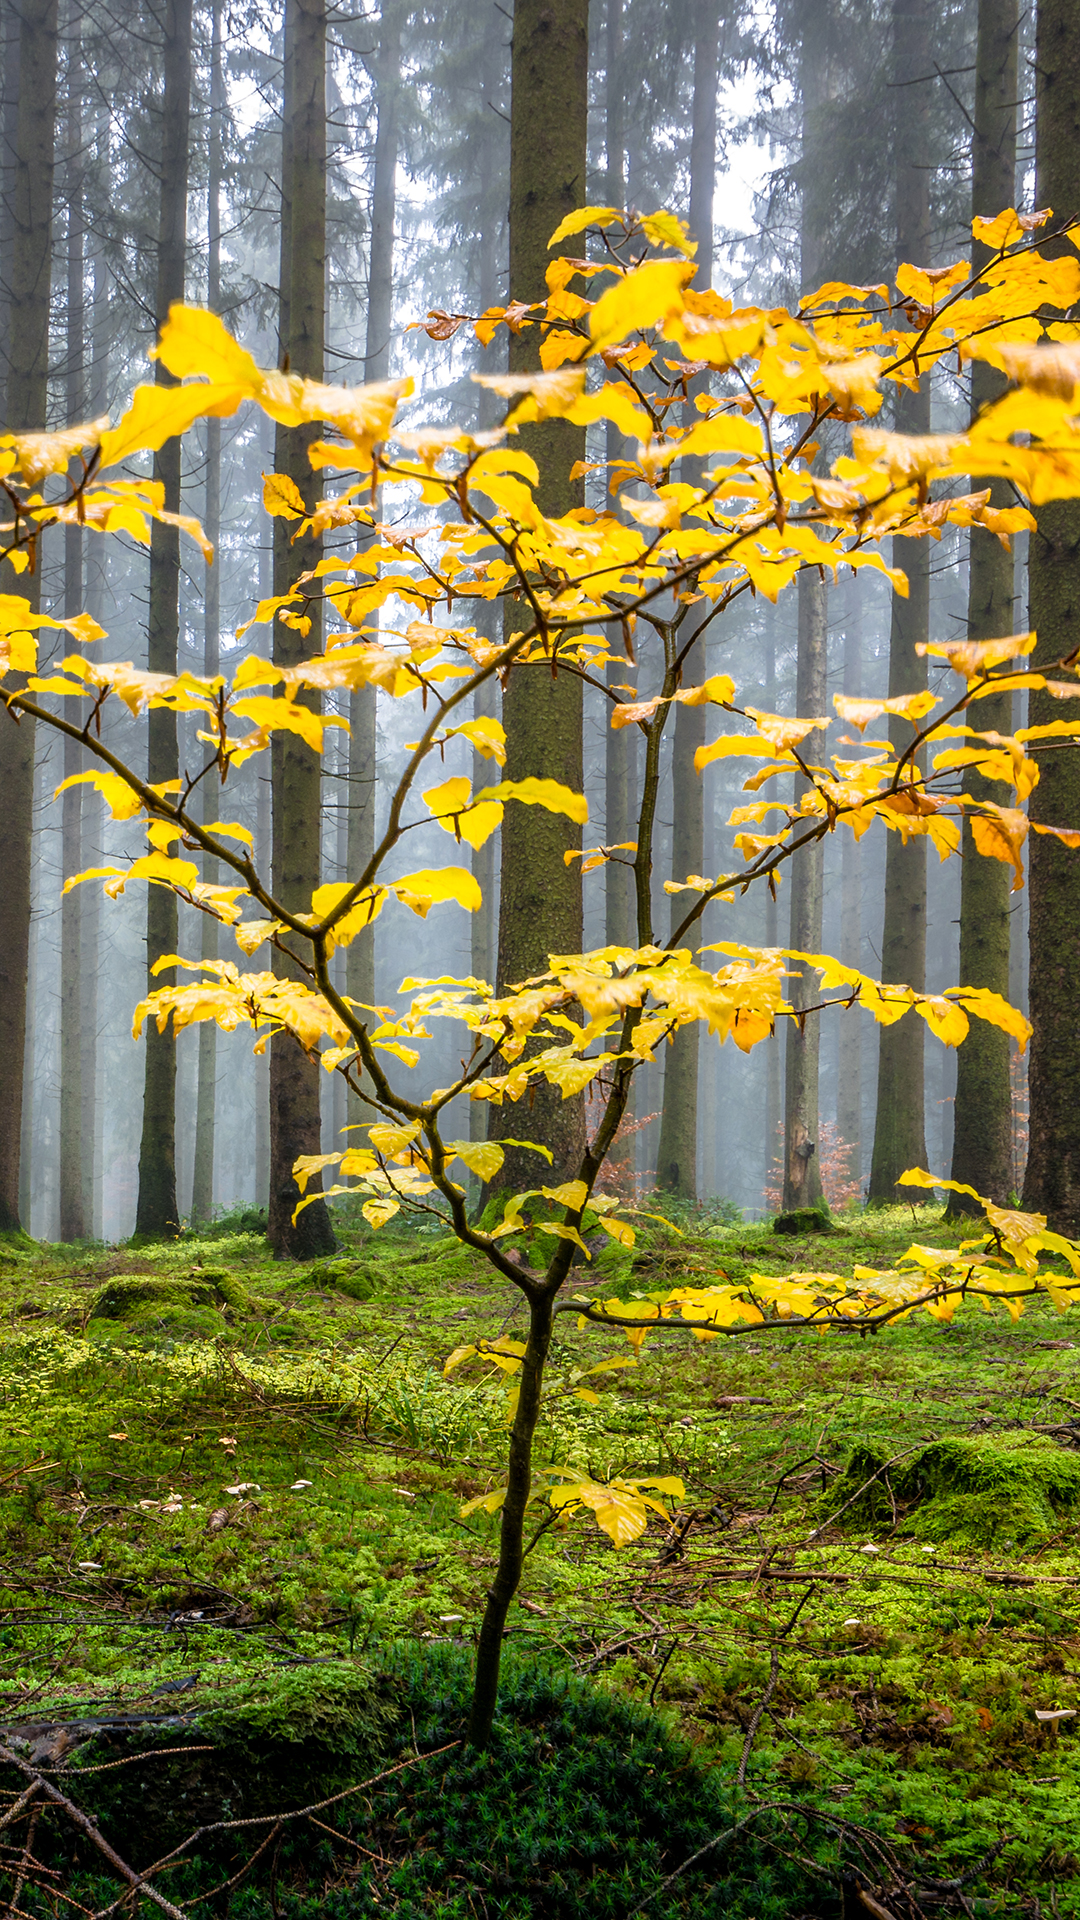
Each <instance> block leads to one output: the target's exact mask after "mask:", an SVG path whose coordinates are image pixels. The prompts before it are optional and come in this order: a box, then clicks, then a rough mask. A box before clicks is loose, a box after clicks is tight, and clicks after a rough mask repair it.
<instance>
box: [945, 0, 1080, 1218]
mask: <svg viewBox="0 0 1080 1920" xmlns="http://www.w3.org/2000/svg"><path fill="white" fill-rule="evenodd" d="M1035 71H1036V75H1037V95H1036V98H1037V107H1036V128H1037V134H1036V175H1037V186H1036V204H1037V205H1038V206H1046V207H1052V208H1053V209H1054V213H1055V215H1056V217H1057V218H1058V219H1064V218H1069V217H1073V216H1075V215H1076V214H1077V213H1080V12H1078V10H1077V8H1076V6H1075V4H1074V3H1073V0H1042V4H1041V6H1040V8H1039V14H1038V39H1037V45H1036V56H1035ZM1074 245H1075V241H1067V242H1062V243H1061V250H1062V251H1064V250H1065V249H1066V248H1068V247H1072V246H1074ZM1038 523H1039V524H1038V527H1037V529H1036V531H1035V532H1034V533H1033V534H1032V535H1031V547H1030V554H1029V568H1030V574H1029V578H1030V589H1031V615H1030V618H1031V624H1032V626H1033V627H1035V628H1036V629H1037V631H1038V635H1039V645H1038V651H1037V653H1036V654H1035V663H1036V664H1038V665H1047V666H1049V665H1050V664H1051V663H1052V662H1054V661H1056V660H1060V659H1063V658H1065V657H1068V656H1073V655H1075V654H1076V650H1077V648H1078V647H1080V502H1077V501H1075V500H1061V501H1054V502H1052V503H1051V504H1050V505H1049V506H1045V507H1040V508H1039V512H1038ZM1030 703H1031V704H1030V708H1029V720H1030V723H1031V725H1033V726H1041V725H1045V724H1046V723H1047V722H1049V721H1052V720H1057V719H1060V717H1061V706H1060V703H1059V702H1058V701H1055V700H1052V699H1050V697H1049V696H1048V695H1047V694H1043V693H1032V694H1031V696H1030ZM1039 767H1040V772H1041V778H1040V781H1039V784H1038V786H1037V787H1036V789H1035V792H1034V793H1033V794H1032V796H1031V804H1030V812H1031V817H1032V819H1033V820H1039V821H1044V822H1046V823H1047V824H1049V825H1052V826H1056V827H1080V749H1078V748H1076V747H1067V748H1065V749H1064V750H1058V751H1055V752H1053V753H1046V754H1043V755H1042V756H1041V757H1040V760H1039ZM1028 844H1029V847H1030V850H1031V851H1030V859H1029V875H1030V885H1031V907H1030V913H1031V920H1030V931H1029V952H1030V982H1029V1012H1030V1017H1031V1025H1032V1029H1033V1031H1032V1036H1031V1067H1030V1086H1031V1115H1030V1144H1029V1148H1028V1162H1027V1173H1026V1175H1025V1179H1024V1206H1025V1207H1028V1208H1031V1209H1032V1210H1033V1211H1037V1212H1039V1213H1045V1214H1046V1215H1047V1217H1048V1219H1049V1221H1050V1224H1051V1226H1052V1227H1054V1228H1056V1229H1057V1230H1058V1231H1059V1232H1061V1233H1069V1234H1076V1233H1080V1099H1078V1097H1077V1095H1078V1089H1080V1021H1078V1020H1077V1014H1076V983H1077V980H1078V979H1080V861H1078V857H1077V854H1076V853H1075V852H1072V851H1071V850H1070V849H1069V848H1067V847H1064V846H1062V844H1061V842H1060V841H1058V840H1055V839H1054V838H1053V837H1052V836H1051V835H1049V834H1033V835H1032V836H1031V839H1030V841H1029V843H1028ZM964 1044H965V1046H966V1045H967V1042H966V1041H965V1042H964Z"/></svg>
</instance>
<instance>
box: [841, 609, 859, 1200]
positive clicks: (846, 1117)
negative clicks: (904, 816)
mask: <svg viewBox="0 0 1080 1920" xmlns="http://www.w3.org/2000/svg"><path fill="white" fill-rule="evenodd" d="M848 591H849V595H850V600H849V614H848V619H847V623H846V626H845V629H844V692H845V693H846V694H847V695H848V696H849V698H851V699H858V698H859V696H860V694H861V693H862V640H863V632H862V612H863V602H862V589H861V587H860V583H859V577H858V575H857V574H856V576H855V578H854V579H853V580H852V581H851V583H850V586H849V589H848ZM839 951H840V957H841V959H842V960H844V961H845V962H846V964H847V965H848V966H850V967H859V966H861V965H862V847H861V845H860V842H859V841H858V840H856V838H855V835H854V834H853V833H851V832H848V831H845V832H844V835H843V839H842V841H841V844H840V949H839ZM834 1018H838V1019H839V1021H840V1036H839V1047H838V1056H839V1057H838V1071H837V1083H838V1084H837V1092H836V1126H837V1131H838V1133H839V1135H840V1138H841V1140H842V1141H843V1142H844V1144H845V1146H846V1148H847V1171H848V1175H849V1177H850V1178H851V1179H852V1180H860V1179H861V1178H862V1024H861V1023H862V1018H863V1016H862V1014H861V1012H860V1011H859V1009H858V1007H851V1008H849V1009H848V1011H847V1012H845V1013H841V1014H839V1015H834Z"/></svg>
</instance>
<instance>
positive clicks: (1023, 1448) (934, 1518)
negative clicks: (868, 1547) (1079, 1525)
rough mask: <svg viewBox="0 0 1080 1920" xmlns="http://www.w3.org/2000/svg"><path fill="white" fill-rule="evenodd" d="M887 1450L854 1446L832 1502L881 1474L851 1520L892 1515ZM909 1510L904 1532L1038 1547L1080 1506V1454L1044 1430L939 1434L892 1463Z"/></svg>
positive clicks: (894, 1484) (892, 1479) (893, 1480)
mask: <svg viewBox="0 0 1080 1920" xmlns="http://www.w3.org/2000/svg"><path fill="white" fill-rule="evenodd" d="M888 1459H889V1456H888V1455H887V1454H886V1453H884V1452H883V1451H882V1449H880V1448H878V1447H873V1446H860V1447H856V1448H855V1450H854V1452H853V1453H852V1455H851V1458H850V1461H849V1463H848V1468H847V1472H846V1474H845V1476H844V1477H843V1479H841V1480H840V1481H839V1482H838V1483H837V1484H836V1485H835V1486H834V1487H833V1488H831V1489H830V1492H829V1495H828V1498H827V1504H828V1506H829V1508H830V1509H832V1510H835V1509H837V1508H839V1507H840V1506H841V1505H842V1504H843V1502H844V1500H845V1499H847V1498H850V1496H851V1494H852V1493H853V1492H855V1491H856V1490H857V1489H859V1488H861V1487H862V1486H863V1485H864V1483H865V1482H866V1481H868V1480H870V1478H871V1476H872V1475H875V1474H876V1475H877V1476H878V1477H877V1479H875V1480H874V1482H873V1484H872V1485H871V1486H869V1487H867V1488H866V1490H865V1492H864V1493H862V1494H860V1496H859V1498H858V1499H857V1500H856V1501H855V1503H854V1505H853V1506H851V1507H850V1508H849V1509H848V1512H847V1513H846V1514H845V1515H844V1524H845V1525H846V1526H852V1525H861V1526H865V1525H866V1524H867V1522H870V1523H874V1522H878V1523H880V1522H881V1521H882V1520H883V1519H885V1518H886V1516H888V1517H889V1518H890V1519H891V1517H892V1506H891V1503H890V1501H889V1499H888V1492H887V1489H886V1486H885V1477H886V1476H885V1474H884V1472H883V1471H882V1469H884V1468H885V1466H886V1463H887V1461H888ZM888 1484H889V1486H890V1487H891V1489H892V1493H893V1496H894V1498H895V1500H896V1501H897V1502H898V1503H899V1505H900V1506H901V1508H902V1509H904V1512H903V1530H904V1531H905V1532H908V1533H912V1534H914V1536H915V1538H916V1539H918V1540H927V1541H933V1542H934V1543H935V1544H944V1543H945V1542H949V1543H951V1544H953V1545H955V1546H962V1547H996V1546H1000V1545H1002V1544H1003V1543H1005V1544H1008V1545H1032V1544H1037V1543H1038V1542H1039V1541H1041V1540H1046V1539H1049V1538H1050V1536H1051V1535H1053V1534H1056V1533H1058V1532H1060V1530H1061V1525H1062V1522H1063V1521H1064V1520H1067V1519H1068V1518H1069V1517H1070V1516H1071V1515H1072V1514H1074V1513H1076V1512H1077V1511H1078V1510H1080V1455H1078V1454H1076V1453H1072V1452H1067V1451H1066V1450H1065V1449H1064V1448H1063V1447H1059V1446H1056V1445H1055V1444H1054V1442H1053V1441H1052V1440H1050V1439H1048V1438H1047V1437H1046V1436H1045V1435H1043V1434H1038V1433H1024V1432H1018V1433H999V1434H993V1435H970V1436H963V1437H956V1438H954V1439H949V1440H935V1441H933V1442H931V1444H930V1445H928V1446H925V1447H922V1448H920V1449H919V1450H918V1451H917V1452H915V1453H913V1454H910V1455H909V1456H908V1458H907V1459H906V1460H899V1461H897V1463H896V1465H895V1466H891V1467H889V1468H888Z"/></svg>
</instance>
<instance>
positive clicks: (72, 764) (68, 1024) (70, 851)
mask: <svg viewBox="0 0 1080 1920" xmlns="http://www.w3.org/2000/svg"><path fill="white" fill-rule="evenodd" d="M67 52H68V59H67V116H66V117H67V127H66V138H67V161H66V165H65V169H64V172H65V180H64V187H65V198H66V200H67V229H68V230H67V340H66V343H65V344H66V355H67V377H66V380H65V382H64V388H65V394H64V397H65V400H66V403H67V418H68V420H69V421H71V422H74V421H76V420H81V419H82V417H83V412H84V408H85V405H86V380H85V372H84V356H85V351H86V338H85V335H86V328H85V319H86V316H85V311H84V309H85V299H84V292H83V272H84V265H85V262H84V233H83V197H82V166H83V160H82V152H81V148H82V112H81V101H80V98H79V87H80V86H81V84H82V73H81V59H80V46H79V38H78V33H77V31H76V32H75V33H74V34H73V35H72V37H71V40H70V41H69V43H68V49H67ZM82 563H83V530H82V528H81V527H79V526H66V527H65V528H64V616H65V618H66V619H68V620H70V619H73V618H74V617H75V616H76V615H77V614H79V613H81V612H82V610H83V606H82V602H83V564H82ZM82 760H83V754H82V749H81V748H80V746H79V744H78V741H76V740H72V739H69V738H68V736H67V735H65V736H64V778H65V780H68V779H71V778H72V777H73V776H74V775H76V774H78V773H80V772H81V771H82ZM85 791H86V790H85V788H84V787H82V786H76V787H69V788H68V790H67V792H66V793H65V795H64V801H63V811H62V814H61V864H62V866H63V869H64V876H65V878H66V877H67V876H68V875H69V874H73V873H79V872H81V870H82V867H83V864H84V862H83V859H82V814H83V796H84V793H85ZM84 898H85V896H84V892H83V889H82V888H81V887H75V888H73V889H72V891H71V892H70V893H65V894H64V895H63V897H62V900H61V903H60V1238H61V1240H63V1241H72V1240H81V1239H82V1238H83V1237H84V1235H85V1233H86V1231H87V1227H86V1220H85V1216H84V1211H83V1190H84V1187H83V1166H82V1156H83V1113H82V1107H83V1091H82V1066H83V1051H84V1049H83V1034H82V973H83V966H84V964H85V960H86V959H88V958H89V956H88V955H87V956H85V957H84V954H83V951H82V937H81V936H82V918H83V914H82V908H83V904H84Z"/></svg>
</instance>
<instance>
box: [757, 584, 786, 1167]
mask: <svg viewBox="0 0 1080 1920" xmlns="http://www.w3.org/2000/svg"><path fill="white" fill-rule="evenodd" d="M762 617H763V620H764V624H765V638H764V648H765V708H766V711H767V712H768V713H775V712H776V608H775V607H774V606H773V605H772V603H771V602H769V601H766V603H765V608H764V613H763V616H762ZM765 945H766V946H767V947H778V946H779V945H780V913H779V902H778V900H777V896H776V894H775V893H774V892H773V891H772V889H771V888H769V889H767V890H766V894H765ZM787 1024H788V1023H787V1021H786V1020H779V1021H777V1022H776V1023H775V1025H774V1028H773V1031H772V1033H771V1034H770V1036H769V1041H768V1045H767V1047H766V1049H765V1181H766V1182H767V1183H768V1184H769V1185H771V1184H772V1177H773V1166H774V1162H775V1161H776V1159H777V1156H778V1155H779V1154H780V1151H781V1138H780V1134H781V1128H782V1126H783V1105H782V1093H781V1083H782V1080H783V1064H784V1063H783V1040H784V1034H785V1029H786V1027H787ZM782 1198H783V1196H782V1195H781V1200H782Z"/></svg>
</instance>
